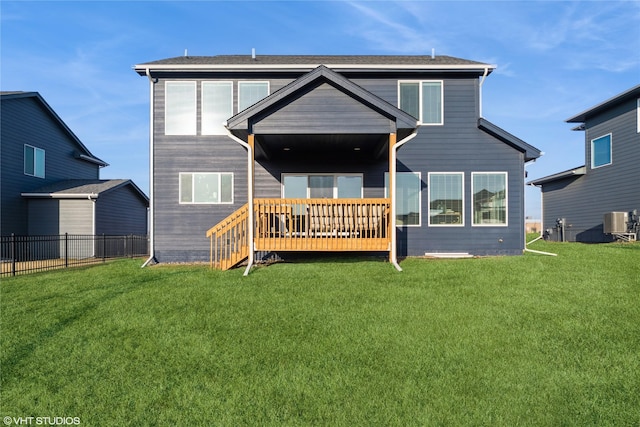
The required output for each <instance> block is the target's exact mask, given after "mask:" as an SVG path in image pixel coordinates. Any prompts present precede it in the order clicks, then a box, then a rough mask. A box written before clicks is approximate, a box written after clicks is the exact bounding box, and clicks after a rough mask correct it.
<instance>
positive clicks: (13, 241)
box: [11, 233, 17, 276]
mask: <svg viewBox="0 0 640 427" xmlns="http://www.w3.org/2000/svg"><path fill="white" fill-rule="evenodd" d="M16 254H17V251H16V235H15V234H14V233H11V275H12V276H15V275H16Z"/></svg>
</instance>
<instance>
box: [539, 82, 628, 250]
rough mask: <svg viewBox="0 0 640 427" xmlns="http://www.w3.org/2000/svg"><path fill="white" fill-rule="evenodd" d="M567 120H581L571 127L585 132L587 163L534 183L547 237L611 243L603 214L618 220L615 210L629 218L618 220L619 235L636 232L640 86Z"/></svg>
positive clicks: (623, 216)
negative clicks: (539, 189) (539, 195)
mask: <svg viewBox="0 0 640 427" xmlns="http://www.w3.org/2000/svg"><path fill="white" fill-rule="evenodd" d="M567 122H568V123H577V124H578V126H576V127H575V128H574V129H573V130H576V131H584V135H585V164H584V165H582V166H578V167H575V168H572V169H569V170H566V171H563V172H559V173H557V174H553V175H550V176H546V177H543V178H540V179H536V180H534V181H531V182H530V184H531V185H536V186H539V187H540V188H541V191H542V205H543V212H542V214H543V230H545V233H546V236H547V238H550V239H552V240H560V241H577V242H593V243H595V242H608V241H611V240H612V239H614V238H615V234H616V233H613V232H612V231H616V230H613V229H611V228H610V227H605V222H606V221H605V217H606V218H615V216H611V215H610V214H612V213H614V212H617V213H619V214H620V215H621V217H622V218H625V219H622V218H621V219H620V220H619V221H618V222H619V223H620V224H618V231H620V232H622V233H620V234H624V231H631V232H632V233H629V234H637V231H636V230H637V225H635V223H633V221H637V211H640V85H638V86H635V87H633V88H631V89H629V90H626V91H624V92H622V93H620V94H618V95H616V96H614V97H612V98H610V99H608V100H606V101H604V102H602V103H600V104H598V105H596V106H594V107H591V108H589V109H587V110H585V111H583V112H582V113H580V114H577V115H575V116H573V117H571V118H569V119H567ZM634 211H636V213H635V214H633V213H632V212H634ZM634 217H635V218H634ZM624 223H627V224H624ZM620 226H622V227H623V228H622V229H620V228H619V227H620ZM627 226H628V227H627Z"/></svg>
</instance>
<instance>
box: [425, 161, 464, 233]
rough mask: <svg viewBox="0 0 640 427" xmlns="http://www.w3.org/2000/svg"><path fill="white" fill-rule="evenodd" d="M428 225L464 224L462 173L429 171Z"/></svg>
mask: <svg viewBox="0 0 640 427" xmlns="http://www.w3.org/2000/svg"><path fill="white" fill-rule="evenodd" d="M428 190H429V191H428V193H429V225H430V226H463V225H464V173H463V172H429V186H428Z"/></svg>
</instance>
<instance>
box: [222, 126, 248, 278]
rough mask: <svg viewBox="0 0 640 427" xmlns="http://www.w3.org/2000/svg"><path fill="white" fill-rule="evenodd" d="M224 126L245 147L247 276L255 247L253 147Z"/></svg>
mask: <svg viewBox="0 0 640 427" xmlns="http://www.w3.org/2000/svg"><path fill="white" fill-rule="evenodd" d="M224 126H225V128H226V129H227V135H228V136H229V138H231V139H232V140H234V141H235V142H237V143H238V144H240V145H241V146H243V147H244V148H246V149H247V192H248V199H249V200H248V201H247V205H248V206H249V212H248V217H249V219H248V221H249V236H248V239H249V259H248V262H247V268H246V269H245V270H244V274H243V276H247V275H249V270H251V267H252V266H253V261H254V258H255V248H254V243H253V234H254V230H253V228H254V227H255V223H254V222H253V148H252V147H251V145H249V144H247V143H246V142H244V141H243V140H241V139H240V138H238V137H237V136H235V135H234V134H232V133H231V130H229V128H227V123H226V122H225V123H224Z"/></svg>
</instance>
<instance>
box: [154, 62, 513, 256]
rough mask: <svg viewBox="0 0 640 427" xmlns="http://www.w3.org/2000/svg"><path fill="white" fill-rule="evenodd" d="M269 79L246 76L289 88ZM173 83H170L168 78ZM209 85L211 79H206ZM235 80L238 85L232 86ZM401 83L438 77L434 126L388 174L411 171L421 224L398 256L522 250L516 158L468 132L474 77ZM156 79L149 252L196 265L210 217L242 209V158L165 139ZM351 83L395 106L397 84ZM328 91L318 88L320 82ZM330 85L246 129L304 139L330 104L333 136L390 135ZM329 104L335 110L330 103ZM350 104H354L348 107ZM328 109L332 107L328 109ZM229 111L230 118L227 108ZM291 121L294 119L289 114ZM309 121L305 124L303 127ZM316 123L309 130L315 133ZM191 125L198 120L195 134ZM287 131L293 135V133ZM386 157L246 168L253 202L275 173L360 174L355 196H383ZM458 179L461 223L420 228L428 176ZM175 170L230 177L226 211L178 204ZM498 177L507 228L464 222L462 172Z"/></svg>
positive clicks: (217, 145) (227, 142)
mask: <svg viewBox="0 0 640 427" xmlns="http://www.w3.org/2000/svg"><path fill="white" fill-rule="evenodd" d="M180 77H181V78H182V79H183V80H188V81H197V82H198V84H197V91H198V103H197V109H198V115H197V116H198V121H199V120H200V116H201V114H200V108H201V105H200V90H201V86H200V82H201V81H202V80H201V79H192V78H185V76H180ZM225 77H228V76H221V77H220V78H219V79H218V80H224V81H233V82H234V85H233V88H234V89H233V92H234V100H237V81H238V79H230V78H225ZM294 78H295V76H294V77H292V78H291V79H290V80H286V79H279V80H272V79H269V78H265V76H258V75H256V76H255V80H261V81H264V80H269V81H270V92H271V93H273V92H274V91H276V90H277V89H278V88H280V87H283V86H284V85H286V84H287V83H289V82H291V81H293V80H294ZM171 80H176V79H171ZM206 80H216V79H206ZM240 80H242V79H240ZM401 80H443V81H444V85H443V91H444V125H441V126H422V127H421V128H420V129H419V131H418V136H417V137H416V138H414V139H413V140H411V141H410V142H408V143H407V144H406V145H405V146H403V147H402V148H401V149H400V150H399V152H398V172H406V171H414V172H420V173H421V177H422V198H421V200H422V206H421V223H422V226H421V227H401V228H398V253H399V255H401V256H407V255H408V256H420V255H424V254H425V253H426V252H468V253H471V254H474V255H498V254H505V255H514V254H521V253H522V250H523V248H524V199H523V194H524V155H523V153H521V152H520V151H518V150H516V149H514V148H512V147H511V146H509V145H507V144H506V143H504V142H501V141H499V140H497V139H496V138H494V137H492V136H490V135H488V134H487V133H485V132H483V131H481V130H480V129H478V124H477V121H478V112H479V107H478V99H479V90H478V79H477V78H476V77H468V76H467V77H465V76H455V77H447V75H446V74H441V75H436V74H425V75H408V77H407V78H406V79H405V78H402V79H401ZM164 81H165V80H164V79H160V80H159V81H158V82H157V83H156V84H155V85H154V101H155V102H154V104H155V105H154V115H155V117H154V123H155V126H154V151H153V156H154V175H153V180H154V183H153V191H154V197H153V200H152V203H153V204H154V208H153V210H154V236H155V238H154V241H155V255H156V258H157V259H158V261H160V262H188V261H206V260H208V259H209V241H208V239H207V238H206V237H205V232H206V230H207V229H209V228H210V227H212V226H214V225H215V224H217V223H218V222H219V221H220V220H222V219H223V218H225V217H226V216H227V215H229V214H231V213H232V212H233V211H235V210H236V209H238V208H239V207H240V206H242V205H243V204H245V203H246V202H247V175H246V173H247V166H246V161H247V154H246V150H245V149H243V148H242V147H241V146H240V145H239V144H237V143H235V142H233V141H232V140H231V139H229V138H228V137H227V136H224V135H221V136H202V135H197V136H165V135H164V108H165V107H164ZM353 81H354V83H356V84H358V85H360V86H362V87H363V88H365V89H366V90H368V91H370V92H372V93H373V94H375V95H377V96H379V97H381V98H382V99H384V100H386V101H387V102H389V103H390V104H392V105H394V106H397V104H398V99H397V96H398V95H397V91H398V77H393V76H389V75H384V76H378V77H377V78H371V77H368V78H362V77H359V76H356V77H354V78H353ZM325 86H328V85H325ZM343 95H344V94H343V93H342V92H340V91H338V90H335V89H333V87H321V88H320V90H319V91H313V92H312V96H310V97H308V98H303V99H301V100H299V101H300V102H298V101H295V102H294V103H292V104H291V105H289V106H287V107H284V108H283V109H282V110H280V111H279V112H277V113H275V114H273V115H271V116H268V118H266V119H264V120H261V121H258V122H256V123H255V127H254V131H256V132H258V133H260V132H263V133H269V132H274V133H280V134H281V133H288V132H292V133H313V132H314V131H316V130H318V129H320V128H322V129H325V130H326V129H327V123H328V122H324V123H318V122H314V121H313V117H317V112H315V111H314V108H315V107H316V106H318V105H322V104H323V103H324V104H325V105H328V106H330V107H331V108H330V109H328V110H327V111H325V113H326V114H324V115H323V120H325V119H326V120H328V121H330V120H331V119H332V118H333V119H334V120H335V122H342V123H343V125H341V126H342V127H340V126H338V125H336V126H335V127H334V129H332V131H333V132H336V133H337V132H343V133H380V134H385V133H389V132H392V131H393V129H392V126H391V125H390V124H389V120H388V119H385V120H382V119H381V116H380V115H379V114H377V113H374V112H372V111H371V110H370V109H368V108H366V106H364V105H362V104H358V103H357V102H355V100H353V99H351V98H349V99H347V98H345V96H343ZM336 101H337V103H336ZM354 102H355V103H354ZM333 108H335V110H334V109H333ZM236 110H237V106H234V113H236V112H237V111H236ZM344 110H349V111H351V112H354V111H355V112H356V115H357V116H358V117H356V118H355V119H354V120H348V121H347V122H348V123H346V124H345V120H344V117H343V116H341V115H340V112H341V111H344ZM300 111H308V114H309V117H310V120H309V121H307V124H306V125H305V126H302V127H301V126H300V124H298V123H295V122H292V121H291V117H293V114H291V113H296V114H300ZM298 117H299V115H298ZM309 123H310V124H311V126H309V125H308V124H309ZM316 126H317V127H316ZM200 129H201V124H200V122H198V132H200ZM294 129H295V130H294ZM387 171H388V160H387V159H386V156H383V158H381V159H380V160H378V161H375V162H369V163H366V164H352V165H345V164H335V163H331V164H328V163H318V162H317V161H313V160H311V161H309V160H307V161H305V162H296V163H295V164H283V163H278V162H277V161H267V160H261V161H259V162H256V164H255V183H256V187H255V196H256V197H276V198H278V197H281V184H280V179H281V175H282V173H301V172H304V173H314V172H317V173H339V172H348V173H362V174H363V176H364V187H365V188H364V197H384V175H385V172H387ZM438 171H440V172H464V179H465V185H464V189H465V207H464V215H465V226H464V227H429V226H428V225H427V222H428V204H429V201H428V193H427V176H428V172H438ZM180 172H233V173H234V203H233V204H231V205H189V204H182V205H181V204H179V200H178V184H179V182H178V174H179V173H180ZM472 172H507V173H508V218H509V220H508V226H495V227H486V226H485V227H474V226H472V225H471V224H472V221H471V215H472V213H471V204H472V197H471V188H472V187H471V173H472Z"/></svg>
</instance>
